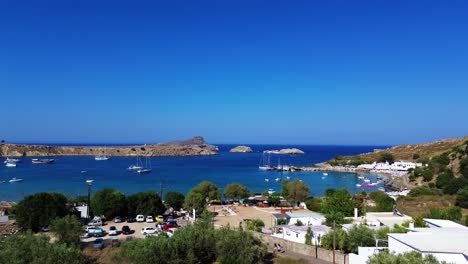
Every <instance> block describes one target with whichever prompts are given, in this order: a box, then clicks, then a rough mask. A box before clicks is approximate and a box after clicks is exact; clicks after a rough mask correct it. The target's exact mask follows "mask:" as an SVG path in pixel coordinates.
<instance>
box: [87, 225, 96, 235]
mask: <svg viewBox="0 0 468 264" xmlns="http://www.w3.org/2000/svg"><path fill="white" fill-rule="evenodd" d="M96 228H97V227H95V226H87V227H86V229H85V231H86V233H88V234H94V231H96Z"/></svg>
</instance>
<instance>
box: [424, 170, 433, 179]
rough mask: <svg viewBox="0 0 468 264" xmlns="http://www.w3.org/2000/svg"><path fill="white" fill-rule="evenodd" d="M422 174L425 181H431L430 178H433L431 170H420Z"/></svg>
mask: <svg viewBox="0 0 468 264" xmlns="http://www.w3.org/2000/svg"><path fill="white" fill-rule="evenodd" d="M422 176H423V179H424V181H425V182H429V181H432V178H434V173H433V172H432V170H424V171H423V172H422Z"/></svg>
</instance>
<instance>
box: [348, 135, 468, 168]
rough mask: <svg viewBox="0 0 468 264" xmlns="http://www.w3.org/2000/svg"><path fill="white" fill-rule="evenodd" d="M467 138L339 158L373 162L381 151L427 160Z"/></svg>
mask: <svg viewBox="0 0 468 264" xmlns="http://www.w3.org/2000/svg"><path fill="white" fill-rule="evenodd" d="M467 140H468V136H466V137H463V138H450V139H443V140H440V141H435V142H429V143H423V144H412V145H401V146H395V147H392V148H388V149H379V150H375V151H374V152H370V153H364V154H360V155H356V156H344V157H340V158H341V159H343V160H363V161H365V162H374V161H378V160H379V159H380V157H381V155H382V154H383V153H390V154H392V155H393V157H394V158H395V160H407V161H416V160H428V159H430V158H431V157H433V156H436V155H440V154H442V153H444V152H445V151H448V150H450V149H452V148H454V147H456V146H458V145H460V144H463V143H464V142H465V141H467Z"/></svg>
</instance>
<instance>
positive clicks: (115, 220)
mask: <svg viewBox="0 0 468 264" xmlns="http://www.w3.org/2000/svg"><path fill="white" fill-rule="evenodd" d="M122 222H123V219H122V217H120V216H116V217H114V223H122Z"/></svg>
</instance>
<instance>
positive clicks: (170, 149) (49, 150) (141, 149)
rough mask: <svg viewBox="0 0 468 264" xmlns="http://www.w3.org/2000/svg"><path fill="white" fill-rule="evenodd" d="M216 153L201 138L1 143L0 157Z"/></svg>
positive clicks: (150, 155)
mask: <svg viewBox="0 0 468 264" xmlns="http://www.w3.org/2000/svg"><path fill="white" fill-rule="evenodd" d="M216 154H218V147H217V146H213V145H210V144H208V143H207V142H206V141H205V140H204V139H203V137H200V136H197V137H193V138H191V139H188V140H183V141H174V142H169V143H162V144H151V145H140V146H115V147H105V146H45V145H23V144H2V145H0V156H2V157H21V156H94V155H107V156H144V157H163V156H209V155H216Z"/></svg>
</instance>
